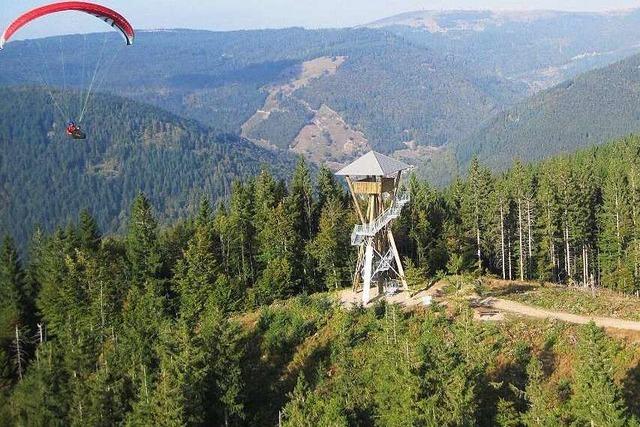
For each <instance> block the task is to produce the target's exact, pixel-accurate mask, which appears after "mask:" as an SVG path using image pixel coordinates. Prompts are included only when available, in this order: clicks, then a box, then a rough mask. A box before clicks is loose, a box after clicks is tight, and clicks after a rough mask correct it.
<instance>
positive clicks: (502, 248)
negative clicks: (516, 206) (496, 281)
mask: <svg viewBox="0 0 640 427" xmlns="http://www.w3.org/2000/svg"><path fill="white" fill-rule="evenodd" d="M500 249H501V251H502V280H505V279H506V278H507V271H506V268H507V266H506V265H505V258H504V207H503V206H502V201H500Z"/></svg>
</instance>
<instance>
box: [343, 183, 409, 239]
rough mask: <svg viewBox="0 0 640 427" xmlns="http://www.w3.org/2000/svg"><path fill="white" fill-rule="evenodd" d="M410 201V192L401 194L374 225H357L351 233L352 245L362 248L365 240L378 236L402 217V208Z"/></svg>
mask: <svg viewBox="0 0 640 427" xmlns="http://www.w3.org/2000/svg"><path fill="white" fill-rule="evenodd" d="M410 200H411V196H410V195H409V192H408V191H405V192H402V193H399V194H397V195H396V197H395V199H394V200H393V203H392V204H391V206H390V207H389V208H388V209H387V210H386V211H384V212H383V213H382V214H381V215H380V216H379V217H378V218H376V219H375V220H374V221H373V222H372V223H370V224H367V225H362V224H359V225H356V226H355V227H354V228H353V232H352V233H351V245H352V246H360V245H361V244H362V242H364V239H366V238H367V237H373V236H375V235H376V234H378V232H379V231H380V230H382V229H383V228H384V227H386V226H387V224H389V223H390V222H391V221H393V220H394V219H396V218H398V217H399V216H400V212H402V208H403V207H404V206H405V205H406V204H407V203H409V201H410Z"/></svg>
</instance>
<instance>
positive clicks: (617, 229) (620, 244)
mask: <svg viewBox="0 0 640 427" xmlns="http://www.w3.org/2000/svg"><path fill="white" fill-rule="evenodd" d="M618 203H619V202H618V195H617V194H616V239H617V240H618V242H617V243H618V255H617V257H616V258H617V260H618V268H620V265H621V263H622V259H621V258H622V239H620V205H619V204H618Z"/></svg>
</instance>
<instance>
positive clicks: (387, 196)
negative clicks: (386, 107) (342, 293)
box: [336, 151, 411, 304]
mask: <svg viewBox="0 0 640 427" xmlns="http://www.w3.org/2000/svg"><path fill="white" fill-rule="evenodd" d="M410 168H411V166H409V165H407V164H405V163H403V162H400V161H398V160H395V159H392V158H391V157H388V156H385V155H384V154H380V153H376V152H375V151H370V152H368V153H367V154H365V155H364V156H362V157H360V158H359V159H357V160H356V161H354V162H353V163H351V164H350V165H348V166H345V167H344V168H343V169H341V170H340V171H338V172H337V173H336V175H339V176H344V177H345V179H346V180H347V185H348V186H349V191H350V192H351V195H352V197H353V202H354V205H355V209H356V211H357V213H358V217H359V218H360V222H361V224H358V225H356V226H355V227H354V229H353V232H352V233H351V244H352V245H353V246H358V247H359V250H358V261H357V264H356V270H355V273H354V276H353V287H354V290H356V291H357V290H359V288H360V286H361V285H362V302H363V304H367V303H368V302H369V300H370V296H371V292H370V290H371V284H372V283H376V284H377V285H378V295H381V294H382V292H383V286H384V284H385V283H392V282H395V283H397V284H398V285H401V286H402V287H403V288H404V289H407V281H406V279H405V275H404V269H403V268H402V261H401V260H400V255H399V254H398V248H397V247H396V242H395V239H394V238H393V233H392V232H391V223H392V221H393V220H394V219H396V218H398V217H399V216H400V212H401V211H402V208H403V207H404V206H405V205H406V204H407V203H409V192H401V191H400V181H401V178H402V172H403V171H405V170H408V169H410Z"/></svg>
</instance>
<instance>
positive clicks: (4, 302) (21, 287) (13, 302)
mask: <svg viewBox="0 0 640 427" xmlns="http://www.w3.org/2000/svg"><path fill="white" fill-rule="evenodd" d="M28 298H29V293H28V290H27V283H26V280H25V274H24V271H23V269H22V263H21V262H20V257H19V255H18V251H17V249H16V247H15V245H14V243H13V240H12V239H11V238H10V237H9V236H6V237H5V238H4V240H3V242H2V246H1V247H0V349H3V350H5V351H8V350H9V347H10V343H11V342H12V341H13V339H14V338H15V328H16V327H18V328H22V327H24V326H27V325H26V323H27V319H28V317H29V314H28V313H27V309H28V307H29V305H30V302H29V300H28Z"/></svg>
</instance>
